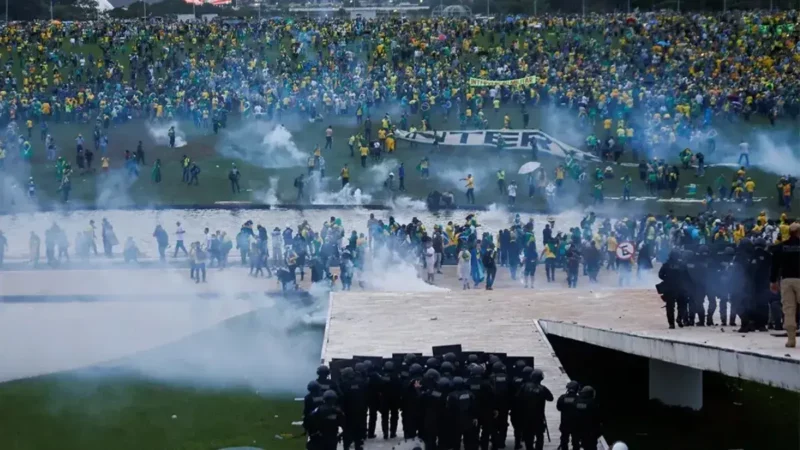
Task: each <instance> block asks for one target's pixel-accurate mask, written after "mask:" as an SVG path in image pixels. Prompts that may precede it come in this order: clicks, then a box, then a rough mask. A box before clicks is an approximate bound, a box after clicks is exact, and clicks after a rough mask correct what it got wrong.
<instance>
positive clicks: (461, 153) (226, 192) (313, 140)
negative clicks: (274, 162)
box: [5, 107, 777, 212]
mask: <svg viewBox="0 0 800 450" xmlns="http://www.w3.org/2000/svg"><path fill="white" fill-rule="evenodd" d="M506 112H508V113H509V114H510V115H511V116H512V120H514V121H516V122H518V123H519V122H521V118H520V114H519V111H518V110H516V108H515V109H514V110H508V109H506V110H501V112H500V113H499V114H495V113H494V112H489V113H488V114H489V118H490V122H491V123H492V125H493V126H495V127H497V128H500V127H501V126H502V115H503V114H504V113H506ZM548 114H552V111H550V110H548V109H546V107H540V108H538V109H533V110H532V112H531V123H532V125H531V128H541V129H543V130H544V131H546V132H548V133H550V134H552V135H553V136H555V137H556V138H559V139H562V140H564V141H567V142H568V143H571V144H573V145H576V146H578V145H581V142H576V141H578V140H579V139H582V136H580V135H577V133H576V132H575V130H574V127H568V126H564V127H563V128H562V127H560V126H559V125H560V124H559V123H553V122H554V120H553V119H552V118H551V117H548ZM562 114H563V113H562ZM381 116H382V113H377V112H376V113H375V114H374V115H373V117H374V120H373V122H374V123H375V122H379V120H377V118H378V117H381ZM432 122H433V126H434V127H435V129H438V130H446V129H458V123H457V119H456V118H453V117H451V119H450V120H449V121H447V120H445V118H444V117H434V118H433V120H432ZM283 123H284V124H285V125H286V127H287V128H288V129H289V130H290V131H291V132H292V135H293V139H294V142H295V143H296V145H297V147H298V149H299V150H300V151H302V152H304V153H309V154H310V153H311V151H312V150H313V148H314V146H315V145H321V144H324V138H323V136H324V129H325V128H326V127H327V126H328V125H329V124H332V125H333V127H334V146H333V149H332V150H328V151H325V152H324V153H323V155H324V156H325V158H326V161H327V173H328V177H327V178H326V186H325V187H324V189H326V190H328V191H330V192H334V191H338V190H339V189H340V188H341V184H340V182H339V181H338V180H337V176H338V173H339V170H340V169H341V167H342V165H343V164H345V163H347V164H349V166H350V170H351V184H352V185H353V186H354V187H358V188H360V189H362V191H363V192H365V193H369V194H370V195H372V197H373V202H379V201H382V200H385V199H387V198H389V197H392V196H396V195H408V196H410V197H412V198H425V197H426V196H427V194H428V193H429V192H431V191H432V190H434V189H438V190H452V191H454V192H455V193H456V194H457V201H458V202H460V203H461V202H463V197H462V195H461V193H462V192H463V182H459V181H458V179H459V178H463V177H465V176H466V174H467V173H473V175H475V177H476V197H477V203H478V204H484V205H485V204H490V203H499V204H505V203H506V200H507V199H506V198H505V196H504V195H500V194H499V193H498V191H497V188H496V184H495V183H496V177H495V172H496V171H497V170H498V169H503V170H505V171H506V172H507V182H510V181H511V180H517V183H518V185H519V186H520V189H519V191H520V192H519V195H518V200H517V204H518V207H520V208H523V209H534V208H542V207H544V206H546V203H545V201H544V198H543V197H542V196H541V195H537V196H534V197H533V198H528V197H527V195H526V194H527V192H526V179H525V177H524V176H517V175H516V171H517V169H518V168H519V167H520V166H521V165H522V164H524V163H525V162H527V161H528V160H529V159H530V153H529V152H527V151H513V150H509V151H505V152H504V153H503V154H498V153H497V151H496V150H494V149H485V148H464V147H450V148H448V147H441V148H440V150H439V151H438V152H436V153H435V154H434V153H431V150H432V148H431V147H430V146H423V145H417V146H416V147H414V148H411V147H410V146H409V144H408V143H407V142H404V141H399V142H398V150H397V151H396V152H395V153H394V154H392V155H388V156H387V157H386V158H385V159H384V161H383V162H382V163H381V167H377V168H376V167H374V166H375V164H374V163H373V162H372V161H369V162H368V166H367V168H366V169H362V168H361V167H360V164H359V159H358V157H350V155H349V148H348V146H347V138H348V137H349V136H350V135H351V134H352V133H354V132H355V131H356V130H357V129H358V128H357V127H356V124H355V120H354V119H353V118H351V117H336V118H334V119H326V120H325V121H323V122H321V123H313V124H310V123H308V122H304V121H302V120H301V119H299V118H294V119H285V120H284V121H283ZM562 125H563V123H562ZM376 126H377V124H376ZM242 127H250V128H259V127H264V128H266V127H267V125H265V124H258V125H252V124H245V123H243V122H241V121H238V120H235V119H234V120H231V121H230V123H229V127H228V129H227V130H223V131H222V132H221V134H220V135H219V136H214V135H209V134H205V133H202V132H201V131H200V130H196V129H195V128H194V126H193V125H192V124H189V123H183V124H181V129H182V130H183V131H185V132H186V133H187V140H188V145H187V146H186V147H183V148H179V149H170V148H168V147H167V146H166V145H163V144H161V145H159V144H158V143H157V142H156V140H161V141H163V140H164V139H165V138H164V137H163V136H162V137H160V138H158V137H156V139H154V137H152V136H150V135H148V133H147V130H146V128H147V125H146V124H145V123H143V122H141V121H139V122H130V123H127V124H124V125H122V126H119V127H115V128H113V129H111V131H110V133H109V135H110V139H109V153H108V154H109V156H110V158H111V166H112V169H116V170H117V171H118V172H119V173H120V175H119V176H110V177H104V176H102V175H99V174H83V175H81V174H77V175H76V176H73V191H72V196H71V197H72V199H73V200H72V202H73V203H80V202H85V203H87V204H99V206H122V205H128V204H136V205H148V204H211V203H214V202H221V201H252V202H257V203H263V202H265V201H269V200H268V199H267V197H266V195H265V194H266V191H267V190H268V188H269V187H270V179H273V181H275V179H277V180H276V181H277V185H276V194H277V200H278V201H279V202H281V203H294V200H295V189H294V187H293V180H294V178H295V177H297V176H298V175H299V174H301V173H304V172H305V166H304V164H302V163H300V165H298V166H296V167H281V168H273V167H268V166H267V167H264V166H260V165H256V164H253V163H252V162H255V161H256V160H255V159H251V162H250V163H249V162H248V161H247V160H241V159H231V158H226V157H225V156H224V155H223V154H222V153H221V149H222V148H223V147H226V146H227V145H228V144H229V143H230V141H231V140H232V139H233V140H236V139H237V137H236V136H237V132H238V130H240V129H241V128H242ZM565 130H567V131H568V132H567V133H564V132H563V131H565ZM51 131H52V134H53V135H54V137H55V138H56V140H57V142H58V145H59V148H60V149H61V154H62V155H63V156H64V157H65V158H68V159H69V160H70V161H72V162H73V167H75V164H74V150H73V149H74V138H75V137H76V136H77V134H78V133H82V134H83V135H84V136H85V137H86V136H91V128H90V127H88V126H80V125H66V124H60V125H55V126H53V127H52V128H51ZM587 133H588V131H587ZM374 134H375V133H374ZM33 140H34V142H36V143H35V144H34V145H35V146H36V150H35V155H34V161H33V164H32V167H31V168H30V175H32V176H33V177H34V179H35V180H36V183H37V189H38V197H39V198H38V202H39V203H40V204H42V205H48V204H52V203H56V204H57V203H59V202H60V200H59V197H58V193H57V188H58V184H57V181H56V177H55V169H54V166H53V165H52V163H51V162H48V161H46V158H45V154H44V150H43V149H42V148H41V147H43V145H42V144H41V143H39V142H38V138H37V136H34V139H33ZM139 140H142V141H143V144H144V148H145V152H146V159H147V162H148V164H152V163H153V161H154V160H155V159H156V158H159V159H161V161H162V176H163V180H162V182H161V183H160V184H155V183H153V182H152V181H151V179H150V167H143V168H142V170H141V173H140V177H139V178H138V179H137V180H135V181H134V182H132V184H130V185H129V184H128V181H124V180H125V178H126V177H124V176H123V175H122V172H123V170H122V169H121V166H122V163H123V154H124V151H125V150H131V151H134V150H135V149H136V143H137V142H138V141H139ZM242 145H245V146H247V147H248V152H249V153H251V154H253V155H256V154H257V153H258V152H259V151H263V150H261V149H262V148H263V147H262V143H261V142H260V141H259V140H254V141H253V142H248V143H242ZM723 151H725V149H724V148H723V149H721V150H720V152H723ZM754 153H755V152H754ZM183 154H187V155H189V156H190V157H191V158H192V159H193V160H196V161H197V162H198V164H199V165H200V167H201V169H202V170H203V172H202V173H201V174H200V186H187V185H186V184H185V183H182V181H181V166H180V159H181V157H182V155H183ZM98 156H99V155H98ZM425 156H427V157H429V159H430V161H431V163H430V164H431V165H430V167H431V173H432V176H431V178H430V179H427V180H426V179H422V178H420V177H419V174H418V173H416V171H415V170H414V168H415V167H416V166H417V164H418V163H419V161H420V160H421V158H423V157H425ZM754 157H757V154H756V155H754ZM623 158H628V159H627V160H628V161H629V158H630V155H624V156H623ZM98 159H99V158H98V157H96V160H95V166H97V163H98ZM540 161H541V162H542V163H543V167H544V168H545V170H547V171H548V173H549V175H550V176H551V177H552V171H553V170H554V168H555V166H556V165H557V164H559V163H560V162H561V160H560V159H558V158H554V157H549V156H547V155H540ZM233 162H235V163H237V165H238V167H239V168H240V170H241V173H242V189H243V190H244V191H245V192H242V193H240V194H232V193H231V191H230V188H229V184H228V180H227V175H228V170H229V169H230V167H231V163H233ZM401 162H402V163H404V164H405V167H406V188H407V191H406V192H405V193H399V192H397V191H394V192H390V191H388V190H387V189H384V187H383V186H382V182H383V181H384V177H385V176H386V174H387V173H388V171H389V170H392V171H394V172H395V173H396V172H397V170H396V168H397V165H398V164H399V163H401ZM711 163H713V160H712V161H711ZM605 165H606V164H602V165H601V167H605ZM594 167H595V166H594V165H592V164H590V165H589V170H590V171H593V169H594ZM7 172H8V173H11V174H13V175H14V176H15V177H16V179H17V180H18V183H19V186H24V180H25V176H26V175H27V173H26V171H25V170H24V169H23V170H19V169H18V168H11V170H8V169H7ZM615 172H616V175H617V177H620V176H621V175H623V174H629V175H631V177H632V178H633V179H634V180H636V181H635V182H634V185H633V192H632V194H633V196H634V197H635V196H645V195H646V188H645V186H644V185H643V184H642V183H639V182H638V173H637V171H636V168H634V167H622V166H619V167H616V168H615ZM732 172H733V169H731V168H730V167H711V168H709V169H708V170H707V172H706V175H705V176H704V177H702V178H696V177H695V176H694V174H693V173H687V172H686V171H684V172H683V173H682V174H681V180H680V185H681V189H680V190H679V193H678V197H684V196H685V193H686V190H685V188H684V186H685V185H687V184H689V183H696V184H697V192H698V197H697V198H700V195H702V194H701V193H704V192H705V186H706V185H709V184H710V185H712V186H713V183H714V181H715V180H716V178H717V177H718V175H720V174H722V175H724V176H725V178H726V179H730V177H731V175H732ZM748 175H749V176H752V177H753V178H754V180H755V181H756V183H757V196H764V197H772V196H774V188H773V186H774V183H775V181H776V180H777V175H776V174H770V173H767V172H764V171H761V170H758V169H752V170H750V171H749V172H748ZM618 179H619V178H616V179H615V180H611V181H608V182H606V186H605V195H606V196H609V197H614V196H616V197H619V196H621V193H622V187H621V184H620V183H619V181H617V180H618ZM569 184H570V183H569V182H568V185H569ZM576 187H577V186H576ZM22 192H23V191H18V195H20V194H21V193H22ZM661 195H662V196H668V194H667V193H666V192H662V193H661ZM575 196H577V203H578V204H590V203H591V197H590V194H589V192H588V188H585V189H584V191H583V192H579V191H576V190H572V191H571V192H570V193H569V196H566V195H565V196H564V198H563V199H562V200H563V205H562V206H564V207H571V206H574V205H575V203H576V200H575V198H573V197H575ZM5 203H6V206H8V205H9V203H10V202H9V196H8V195H6V196H5ZM634 204H635V207H636V208H646V209H650V210H653V211H654V212H659V211H665V210H667V209H671V208H675V209H676V210H681V211H686V212H692V211H696V210H700V209H701V208H703V207H702V205H699V204H689V205H687V204H676V203H658V204H655V202H653V201H644V202H641V201H639V202H634ZM765 204H766V205H767V206H769V207H770V208H776V207H777V204H776V202H775V201H774V200H765V201H764V203H762V204H756V205H755V206H754V207H752V208H749V210H753V211H755V210H756V209H762V208H764V207H765ZM629 206H630V205H629ZM741 207H742V205H735V206H734V205H733V204H731V205H730V206H728V205H726V206H724V208H726V209H727V208H734V209H738V208H741ZM745 210H748V208H745Z"/></svg>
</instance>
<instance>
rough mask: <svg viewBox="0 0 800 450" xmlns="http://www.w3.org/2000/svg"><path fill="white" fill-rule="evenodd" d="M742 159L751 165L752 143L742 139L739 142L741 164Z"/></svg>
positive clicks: (746, 164) (746, 165) (747, 165)
mask: <svg viewBox="0 0 800 450" xmlns="http://www.w3.org/2000/svg"><path fill="white" fill-rule="evenodd" d="M742 160H744V166H745V167H750V144H748V143H747V142H745V141H744V140H742V142H740V143H739V165H740V166H741V165H742Z"/></svg>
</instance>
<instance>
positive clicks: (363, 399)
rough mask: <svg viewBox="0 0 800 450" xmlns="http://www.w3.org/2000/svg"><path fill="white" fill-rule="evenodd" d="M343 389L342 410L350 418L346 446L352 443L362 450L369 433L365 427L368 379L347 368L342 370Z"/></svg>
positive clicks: (345, 433)
mask: <svg viewBox="0 0 800 450" xmlns="http://www.w3.org/2000/svg"><path fill="white" fill-rule="evenodd" d="M341 389H342V398H341V407H342V411H343V412H344V414H345V416H346V417H348V418H349V420H348V421H347V423H346V427H344V438H343V444H344V448H345V450H347V449H349V448H350V445H351V444H352V445H355V448H356V450H360V449H362V448H364V439H365V438H366V434H367V433H366V430H365V429H364V424H365V423H366V420H367V381H366V380H365V379H363V378H361V377H360V376H356V374H355V372H354V371H353V369H350V368H346V369H343V370H342V383H341Z"/></svg>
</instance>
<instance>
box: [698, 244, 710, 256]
mask: <svg viewBox="0 0 800 450" xmlns="http://www.w3.org/2000/svg"><path fill="white" fill-rule="evenodd" d="M697 253H702V254H708V246H707V245H705V244H703V245H701V246H700V248H698V249H697Z"/></svg>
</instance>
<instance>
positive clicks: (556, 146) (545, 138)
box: [395, 130, 598, 160]
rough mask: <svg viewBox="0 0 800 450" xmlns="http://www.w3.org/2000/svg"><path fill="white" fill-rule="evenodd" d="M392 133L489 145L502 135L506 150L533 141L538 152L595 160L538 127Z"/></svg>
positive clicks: (423, 139)
mask: <svg viewBox="0 0 800 450" xmlns="http://www.w3.org/2000/svg"><path fill="white" fill-rule="evenodd" d="M395 135H396V136H397V137H398V138H400V139H405V140H407V141H414V142H418V143H420V144H433V142H434V138H436V139H438V141H439V144H440V145H452V146H467V147H469V146H472V147H480V146H491V147H496V146H497V143H498V142H499V141H500V139H502V140H503V141H504V143H505V148H506V149H508V150H531V149H532V145H536V148H537V150H539V151H540V152H545V153H549V154H551V155H553V156H557V157H559V158H568V157H572V158H575V159H580V160H598V158H597V157H596V156H595V155H593V154H591V153H587V152H584V151H582V150H580V149H578V148H575V147H573V146H571V145H569V144H565V143H564V142H561V141H559V140H558V139H556V138H554V137H552V136H550V135H549V134H546V133H544V132H542V131H541V130H467V131H437V132H436V135H435V136H434V133H433V132H432V131H416V132H414V133H411V132H409V131H405V130H397V131H396V132H395Z"/></svg>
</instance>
